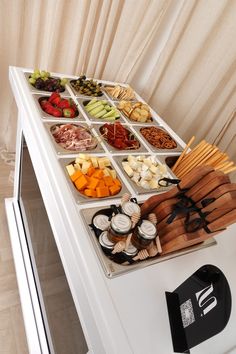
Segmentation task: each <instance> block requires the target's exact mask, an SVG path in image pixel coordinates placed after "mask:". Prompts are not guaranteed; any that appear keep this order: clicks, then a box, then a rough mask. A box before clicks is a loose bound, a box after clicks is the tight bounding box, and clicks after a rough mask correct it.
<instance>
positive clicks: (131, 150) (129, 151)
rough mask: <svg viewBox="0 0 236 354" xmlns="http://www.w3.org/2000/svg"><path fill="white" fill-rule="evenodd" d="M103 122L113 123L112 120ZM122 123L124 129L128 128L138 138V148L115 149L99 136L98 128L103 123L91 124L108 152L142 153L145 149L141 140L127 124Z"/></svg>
mask: <svg viewBox="0 0 236 354" xmlns="http://www.w3.org/2000/svg"><path fill="white" fill-rule="evenodd" d="M105 123H112V124H113V122H105ZM122 125H123V126H124V127H125V128H126V129H128V130H129V131H130V132H131V133H132V134H133V135H134V136H135V139H137V140H138V142H139V144H140V146H139V148H138V149H130V150H128V149H127V150H124V149H121V150H119V149H116V148H114V147H113V146H111V145H110V144H109V143H108V142H107V141H106V140H105V139H103V138H102V137H101V133H100V131H99V129H100V128H101V127H102V126H103V124H96V125H95V124H93V128H94V129H95V131H96V133H97V135H98V136H99V137H100V139H101V141H102V142H103V143H104V144H105V146H106V148H107V150H108V151H109V152H111V153H112V154H120V153H125V154H130V153H137V154H138V153H144V152H146V151H147V149H146V148H145V146H144V145H143V143H142V141H141V140H140V139H139V137H138V136H137V134H135V133H134V132H133V131H132V129H130V127H129V126H128V125H126V124H123V123H122Z"/></svg>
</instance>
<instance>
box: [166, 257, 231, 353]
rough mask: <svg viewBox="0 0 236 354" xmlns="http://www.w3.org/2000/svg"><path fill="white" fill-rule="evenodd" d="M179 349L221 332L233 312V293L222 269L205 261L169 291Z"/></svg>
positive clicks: (174, 338)
mask: <svg viewBox="0 0 236 354" xmlns="http://www.w3.org/2000/svg"><path fill="white" fill-rule="evenodd" d="M166 300H167V306H168V313H169V320H170V327H171V334H172V341H173V347H174V351H175V352H179V353H189V349H190V348H192V347H194V346H196V345H197V344H199V343H201V342H203V341H205V340H206V339H208V338H211V337H212V336H214V335H216V334H217V333H219V332H221V331H222V330H223V329H224V327H225V326H226V324H227V322H228V320H229V317H230V312H231V293H230V288H229V284H228V282H227V280H226V278H225V276H224V274H223V273H222V271H221V270H220V269H219V268H217V267H215V266H213V265H210V264H208V265H204V266H203V267H201V268H200V269H198V270H197V271H196V272H195V273H194V274H193V275H192V276H191V277H189V278H188V279H187V280H186V281H185V282H184V283H182V284H181V285H180V286H179V287H178V288H177V289H175V291H174V292H173V293H168V292H166Z"/></svg>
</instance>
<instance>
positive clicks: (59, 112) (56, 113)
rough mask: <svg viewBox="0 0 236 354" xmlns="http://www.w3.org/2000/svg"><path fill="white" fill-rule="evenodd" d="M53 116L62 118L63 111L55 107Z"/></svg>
mask: <svg viewBox="0 0 236 354" xmlns="http://www.w3.org/2000/svg"><path fill="white" fill-rule="evenodd" d="M52 115H53V116H54V117H62V110H61V109H59V108H55V107H53V112H52Z"/></svg>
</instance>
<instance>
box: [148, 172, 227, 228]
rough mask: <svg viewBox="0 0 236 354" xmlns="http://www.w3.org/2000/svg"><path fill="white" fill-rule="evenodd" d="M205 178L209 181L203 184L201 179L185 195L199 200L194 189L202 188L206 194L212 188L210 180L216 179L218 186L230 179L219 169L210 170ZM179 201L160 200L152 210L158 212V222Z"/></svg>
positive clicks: (168, 213)
mask: <svg viewBox="0 0 236 354" xmlns="http://www.w3.org/2000/svg"><path fill="white" fill-rule="evenodd" d="M209 175H210V176H209ZM203 179H204V180H207V182H205V183H204V184H202V181H199V182H198V183H196V185H195V186H193V187H192V188H190V189H189V191H188V192H186V193H185V195H187V194H188V196H191V199H192V200H193V201H194V202H197V201H198V200H196V198H195V193H194V191H195V192H196V191H198V188H201V195H202V196H206V195H207V194H208V193H209V190H211V189H210V181H214V186H216V185H217V186H220V185H222V183H227V181H228V177H227V176H225V175H224V174H223V173H218V171H213V172H210V173H209V174H208V175H206V176H205V177H204V178H203ZM196 186H197V187H198V188H197V189H196ZM192 191H193V193H192ZM198 195H199V194H198ZM179 201H180V200H179V199H178V198H171V199H168V200H165V201H162V202H160V203H159V205H157V206H156V207H155V208H154V209H153V210H152V212H153V213H155V214H156V217H157V222H158V223H159V222H161V221H162V220H163V219H165V218H166V217H167V216H168V215H170V214H171V213H172V212H173V211H174V208H175V205H176V203H178V202H179ZM183 214H184V213H183ZM183 214H180V215H183Z"/></svg>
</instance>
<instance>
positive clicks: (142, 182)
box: [140, 179, 150, 189]
mask: <svg viewBox="0 0 236 354" xmlns="http://www.w3.org/2000/svg"><path fill="white" fill-rule="evenodd" d="M140 186H141V187H143V188H145V189H150V186H149V183H148V181H146V180H145V179H141V180H140Z"/></svg>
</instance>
